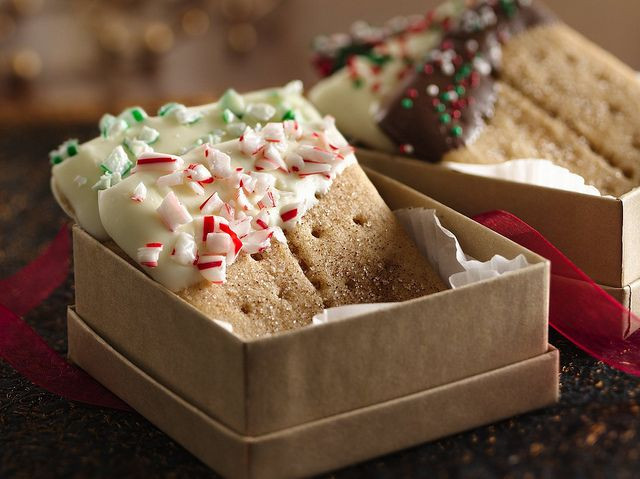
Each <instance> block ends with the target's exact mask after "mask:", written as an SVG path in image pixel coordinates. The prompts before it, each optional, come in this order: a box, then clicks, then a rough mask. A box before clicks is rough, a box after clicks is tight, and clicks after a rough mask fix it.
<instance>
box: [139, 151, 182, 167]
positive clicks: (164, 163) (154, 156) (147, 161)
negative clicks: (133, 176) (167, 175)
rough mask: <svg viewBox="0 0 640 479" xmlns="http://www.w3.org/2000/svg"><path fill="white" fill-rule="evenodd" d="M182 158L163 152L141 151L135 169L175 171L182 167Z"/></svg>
mask: <svg viewBox="0 0 640 479" xmlns="http://www.w3.org/2000/svg"><path fill="white" fill-rule="evenodd" d="M182 165H183V161H182V158H181V157H179V156H175V155H165V154H163V153H143V154H142V155H140V156H139V157H138V161H137V162H136V171H143V170H144V171H147V170H153V171H167V172H170V171H176V170H179V169H180V168H182Z"/></svg>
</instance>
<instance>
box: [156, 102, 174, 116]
mask: <svg viewBox="0 0 640 479" xmlns="http://www.w3.org/2000/svg"><path fill="white" fill-rule="evenodd" d="M177 106H179V103H176V102H174V101H172V102H170V103H165V104H164V105H162V106H161V107H160V108H158V116H165V115H167V114H168V113H170V112H171V110H173V109H175V108H176V107H177Z"/></svg>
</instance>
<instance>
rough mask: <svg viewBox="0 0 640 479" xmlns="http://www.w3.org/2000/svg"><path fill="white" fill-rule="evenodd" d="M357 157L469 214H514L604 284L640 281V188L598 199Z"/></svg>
mask: <svg viewBox="0 0 640 479" xmlns="http://www.w3.org/2000/svg"><path fill="white" fill-rule="evenodd" d="M358 160H359V161H360V163H361V164H363V165H365V166H368V167H370V168H373V169H375V170H377V171H379V172H381V173H383V174H386V175H389V176H391V177H393V178H395V179H397V180H399V181H401V182H403V183H405V184H407V185H409V186H411V187H412V188H415V189H416V190H418V191H420V192H422V193H424V194H426V195H428V196H430V197H432V198H434V199H435V200H437V201H441V202H442V203H444V204H446V205H447V206H450V207H451V208H453V209H455V210H456V211H459V212H461V213H463V214H465V215H468V216H473V215H476V214H479V213H484V212H486V211H491V210H497V209H500V210H506V211H509V212H511V213H513V214H514V215H516V216H518V217H519V218H521V219H522V220H524V221H525V222H527V223H528V224H530V225H531V226H533V227H534V228H535V229H537V230H538V231H540V233H542V234H543V235H544V236H545V237H546V238H547V239H548V240H549V241H550V242H551V243H553V244H554V245H555V246H556V247H557V248H558V249H560V251H562V252H563V253H564V254H566V255H567V256H568V257H569V259H571V260H572V261H573V262H574V263H575V264H576V265H577V266H578V267H579V268H581V269H582V270H583V271H584V272H585V273H586V274H587V275H589V276H590V277H591V278H592V279H593V280H594V281H595V282H597V283H599V284H601V285H604V286H610V287H613V288H622V287H624V286H625V285H627V284H630V283H632V282H634V281H636V280H638V279H640V188H636V189H634V190H632V191H630V192H629V193H626V194H625V195H623V196H622V197H620V198H613V197H598V196H590V195H584V194H579V193H574V192H570V191H562V190H557V189H552V188H545V187H541V186H535V185H528V184H524V183H516V182H513V181H506V180H502V179H495V178H486V177H481V176H476V175H471V174H466V173H461V172H457V171H452V170H450V169H447V168H445V167H443V166H441V165H438V164H432V163H428V162H425V161H420V160H416V159H412V158H404V157H399V156H394V155H391V154H388V153H380V152H374V151H370V150H365V149H358Z"/></svg>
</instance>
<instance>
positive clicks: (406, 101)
mask: <svg viewBox="0 0 640 479" xmlns="http://www.w3.org/2000/svg"><path fill="white" fill-rule="evenodd" d="M400 103H401V104H402V108H406V109H407V110H408V109H409V108H413V100H412V99H411V98H403V99H402V101H401V102H400Z"/></svg>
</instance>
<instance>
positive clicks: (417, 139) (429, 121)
mask: <svg viewBox="0 0 640 479" xmlns="http://www.w3.org/2000/svg"><path fill="white" fill-rule="evenodd" d="M486 8H491V9H492V10H493V12H494V13H495V16H496V19H497V20H496V22H495V24H493V25H492V26H491V27H489V28H484V29H481V30H475V31H468V30H465V29H464V28H463V27H462V25H461V26H459V27H457V28H456V29H454V30H451V31H450V32H448V33H446V34H445V35H444V36H443V40H442V43H441V45H443V46H447V47H448V48H446V49H448V50H451V49H452V50H454V51H455V52H456V54H457V55H458V56H459V57H460V58H461V59H462V60H463V62H461V63H459V64H458V65H457V66H456V70H455V72H454V73H453V74H451V75H447V74H445V73H444V72H443V71H442V69H441V67H440V63H439V61H438V60H428V61H426V62H425V64H424V65H420V66H419V67H417V68H414V69H413V70H412V72H411V73H410V74H409V75H408V77H407V79H406V80H405V81H404V82H403V83H402V84H401V85H400V86H399V87H398V89H397V90H396V91H394V92H393V93H392V94H391V95H389V96H388V97H387V98H385V99H383V101H382V104H381V108H380V110H379V112H378V114H377V117H376V121H377V123H378V125H379V126H380V127H381V129H382V130H383V131H384V132H385V133H386V134H387V135H388V136H389V137H390V138H391V139H392V140H393V141H394V142H396V143H397V144H399V145H410V146H411V147H412V148H411V149H410V150H409V151H408V153H411V154H412V155H415V156H417V157H419V158H421V159H424V160H427V161H433V162H437V161H440V159H441V158H442V157H443V156H444V155H445V154H446V153H447V152H448V151H450V150H452V149H455V148H458V147H460V146H463V145H465V144H467V143H468V142H470V141H473V139H474V138H475V137H476V136H477V135H478V134H479V133H480V131H481V130H482V128H484V126H485V124H486V123H485V122H486V120H487V119H488V118H490V117H491V116H493V110H494V104H495V101H496V85H495V82H496V79H497V77H498V75H499V68H500V64H499V57H500V56H501V55H500V53H501V51H500V50H501V43H504V42H505V41H508V38H509V37H511V36H513V35H516V34H518V33H520V32H522V31H524V30H526V29H528V28H531V27H533V26H536V25H540V24H542V23H547V22H550V21H553V19H554V17H553V16H552V15H551V14H550V13H549V12H548V11H547V10H545V9H543V8H540V7H538V6H535V7H534V6H515V7H514V8H515V10H514V12H513V13H512V14H511V15H508V14H507V12H506V11H505V9H503V8H502V7H501V2H479V3H478V4H477V5H476V6H475V7H474V8H473V9H471V10H473V11H475V12H476V13H480V12H481V9H486ZM469 41H475V42H477V50H476V51H475V52H474V53H472V52H470V51H469V49H468V48H467V44H468V42H469ZM496 49H497V51H496ZM436 50H438V49H436ZM491 52H493V55H492V54H491ZM476 55H477V56H479V57H480V58H483V59H484V60H485V61H486V62H487V63H488V64H489V65H490V67H491V68H490V69H489V71H488V72H482V71H478V70H477V69H475V68H474V69H473V71H474V73H473V75H474V77H475V81H474V82H471V81H470V79H471V76H468V77H466V80H464V79H463V80H462V81H456V80H454V78H456V76H457V74H458V73H459V72H460V70H461V66H462V65H464V64H467V65H470V64H471V62H472V60H473V57H475V56H476ZM424 66H426V67H427V72H425V69H424ZM430 85H435V86H437V87H438V90H439V95H438V97H436V98H440V95H442V93H443V92H445V91H447V89H451V88H452V87H455V86H457V85H462V86H463V87H464V90H465V93H464V94H463V95H460V99H461V100H462V102H459V103H457V104H456V103H452V102H446V101H440V103H441V104H443V105H444V106H445V107H446V111H444V112H442V111H437V110H436V106H434V104H433V102H434V97H433V96H431V95H429V94H428V93H427V88H428V87H429V86H430ZM410 95H413V96H412V97H411V101H412V103H413V105H412V106H407V98H409V97H410ZM453 105H455V106H453ZM440 108H442V107H440ZM455 110H457V112H455ZM454 112H455V114H456V115H459V117H458V118H455V117H454V114H453V113H454ZM443 113H447V114H448V115H449V117H450V120H449V122H446V119H443V118H442V114H443ZM454 127H457V128H456V130H457V131H455V132H454Z"/></svg>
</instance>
